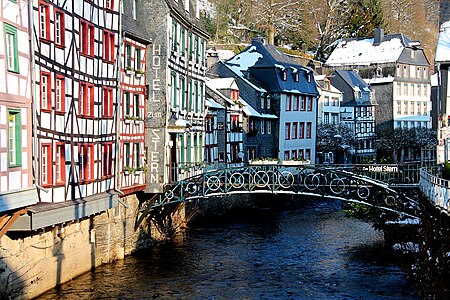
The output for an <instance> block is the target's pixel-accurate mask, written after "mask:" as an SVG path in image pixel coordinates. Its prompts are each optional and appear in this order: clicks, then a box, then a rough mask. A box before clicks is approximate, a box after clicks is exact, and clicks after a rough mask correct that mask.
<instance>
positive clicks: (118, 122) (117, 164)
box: [114, 0, 127, 207]
mask: <svg viewBox="0 0 450 300" xmlns="http://www.w3.org/2000/svg"><path fill="white" fill-rule="evenodd" d="M122 2H123V0H119V1H118V4H119V43H118V47H117V52H116V55H117V59H116V70H117V72H116V79H117V90H116V95H117V97H116V100H117V114H116V161H115V173H116V174H115V184H114V191H116V192H118V193H119V194H120V195H124V192H122V190H121V189H120V180H121V175H120V170H119V167H120V128H121V127H120V125H121V119H120V118H121V116H122V90H121V86H120V82H121V69H120V67H121V63H122V58H121V53H122V50H121V49H122V46H123V41H124V39H123V38H122V13H123V12H122V9H121V7H122ZM119 203H121V204H122V205H123V206H125V207H127V205H126V204H125V203H124V202H123V201H121V200H120V199H119Z"/></svg>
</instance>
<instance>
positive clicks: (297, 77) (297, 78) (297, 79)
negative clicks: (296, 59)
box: [294, 72, 300, 82]
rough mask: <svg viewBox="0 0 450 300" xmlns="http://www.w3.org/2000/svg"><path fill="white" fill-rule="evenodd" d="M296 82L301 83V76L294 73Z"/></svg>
mask: <svg viewBox="0 0 450 300" xmlns="http://www.w3.org/2000/svg"><path fill="white" fill-rule="evenodd" d="M294 81H295V82H299V81H300V76H299V74H298V72H295V73H294Z"/></svg>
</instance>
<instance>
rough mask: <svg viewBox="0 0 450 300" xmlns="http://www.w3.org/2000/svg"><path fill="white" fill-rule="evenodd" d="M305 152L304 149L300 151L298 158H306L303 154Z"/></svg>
mask: <svg viewBox="0 0 450 300" xmlns="http://www.w3.org/2000/svg"><path fill="white" fill-rule="evenodd" d="M303 152H304V150H303V149H298V158H304V157H305V155H304V154H303Z"/></svg>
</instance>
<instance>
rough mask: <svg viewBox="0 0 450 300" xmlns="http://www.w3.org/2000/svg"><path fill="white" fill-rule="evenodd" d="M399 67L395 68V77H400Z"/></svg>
mask: <svg viewBox="0 0 450 300" xmlns="http://www.w3.org/2000/svg"><path fill="white" fill-rule="evenodd" d="M400 75H401V74H400V65H398V66H397V72H396V76H397V77H400Z"/></svg>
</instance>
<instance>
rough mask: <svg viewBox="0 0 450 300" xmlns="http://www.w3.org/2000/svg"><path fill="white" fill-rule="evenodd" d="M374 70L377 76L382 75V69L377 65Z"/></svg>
mask: <svg viewBox="0 0 450 300" xmlns="http://www.w3.org/2000/svg"><path fill="white" fill-rule="evenodd" d="M375 72H376V76H377V77H381V75H383V72H382V69H381V68H380V67H378V68H377V69H376V71H375Z"/></svg>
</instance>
